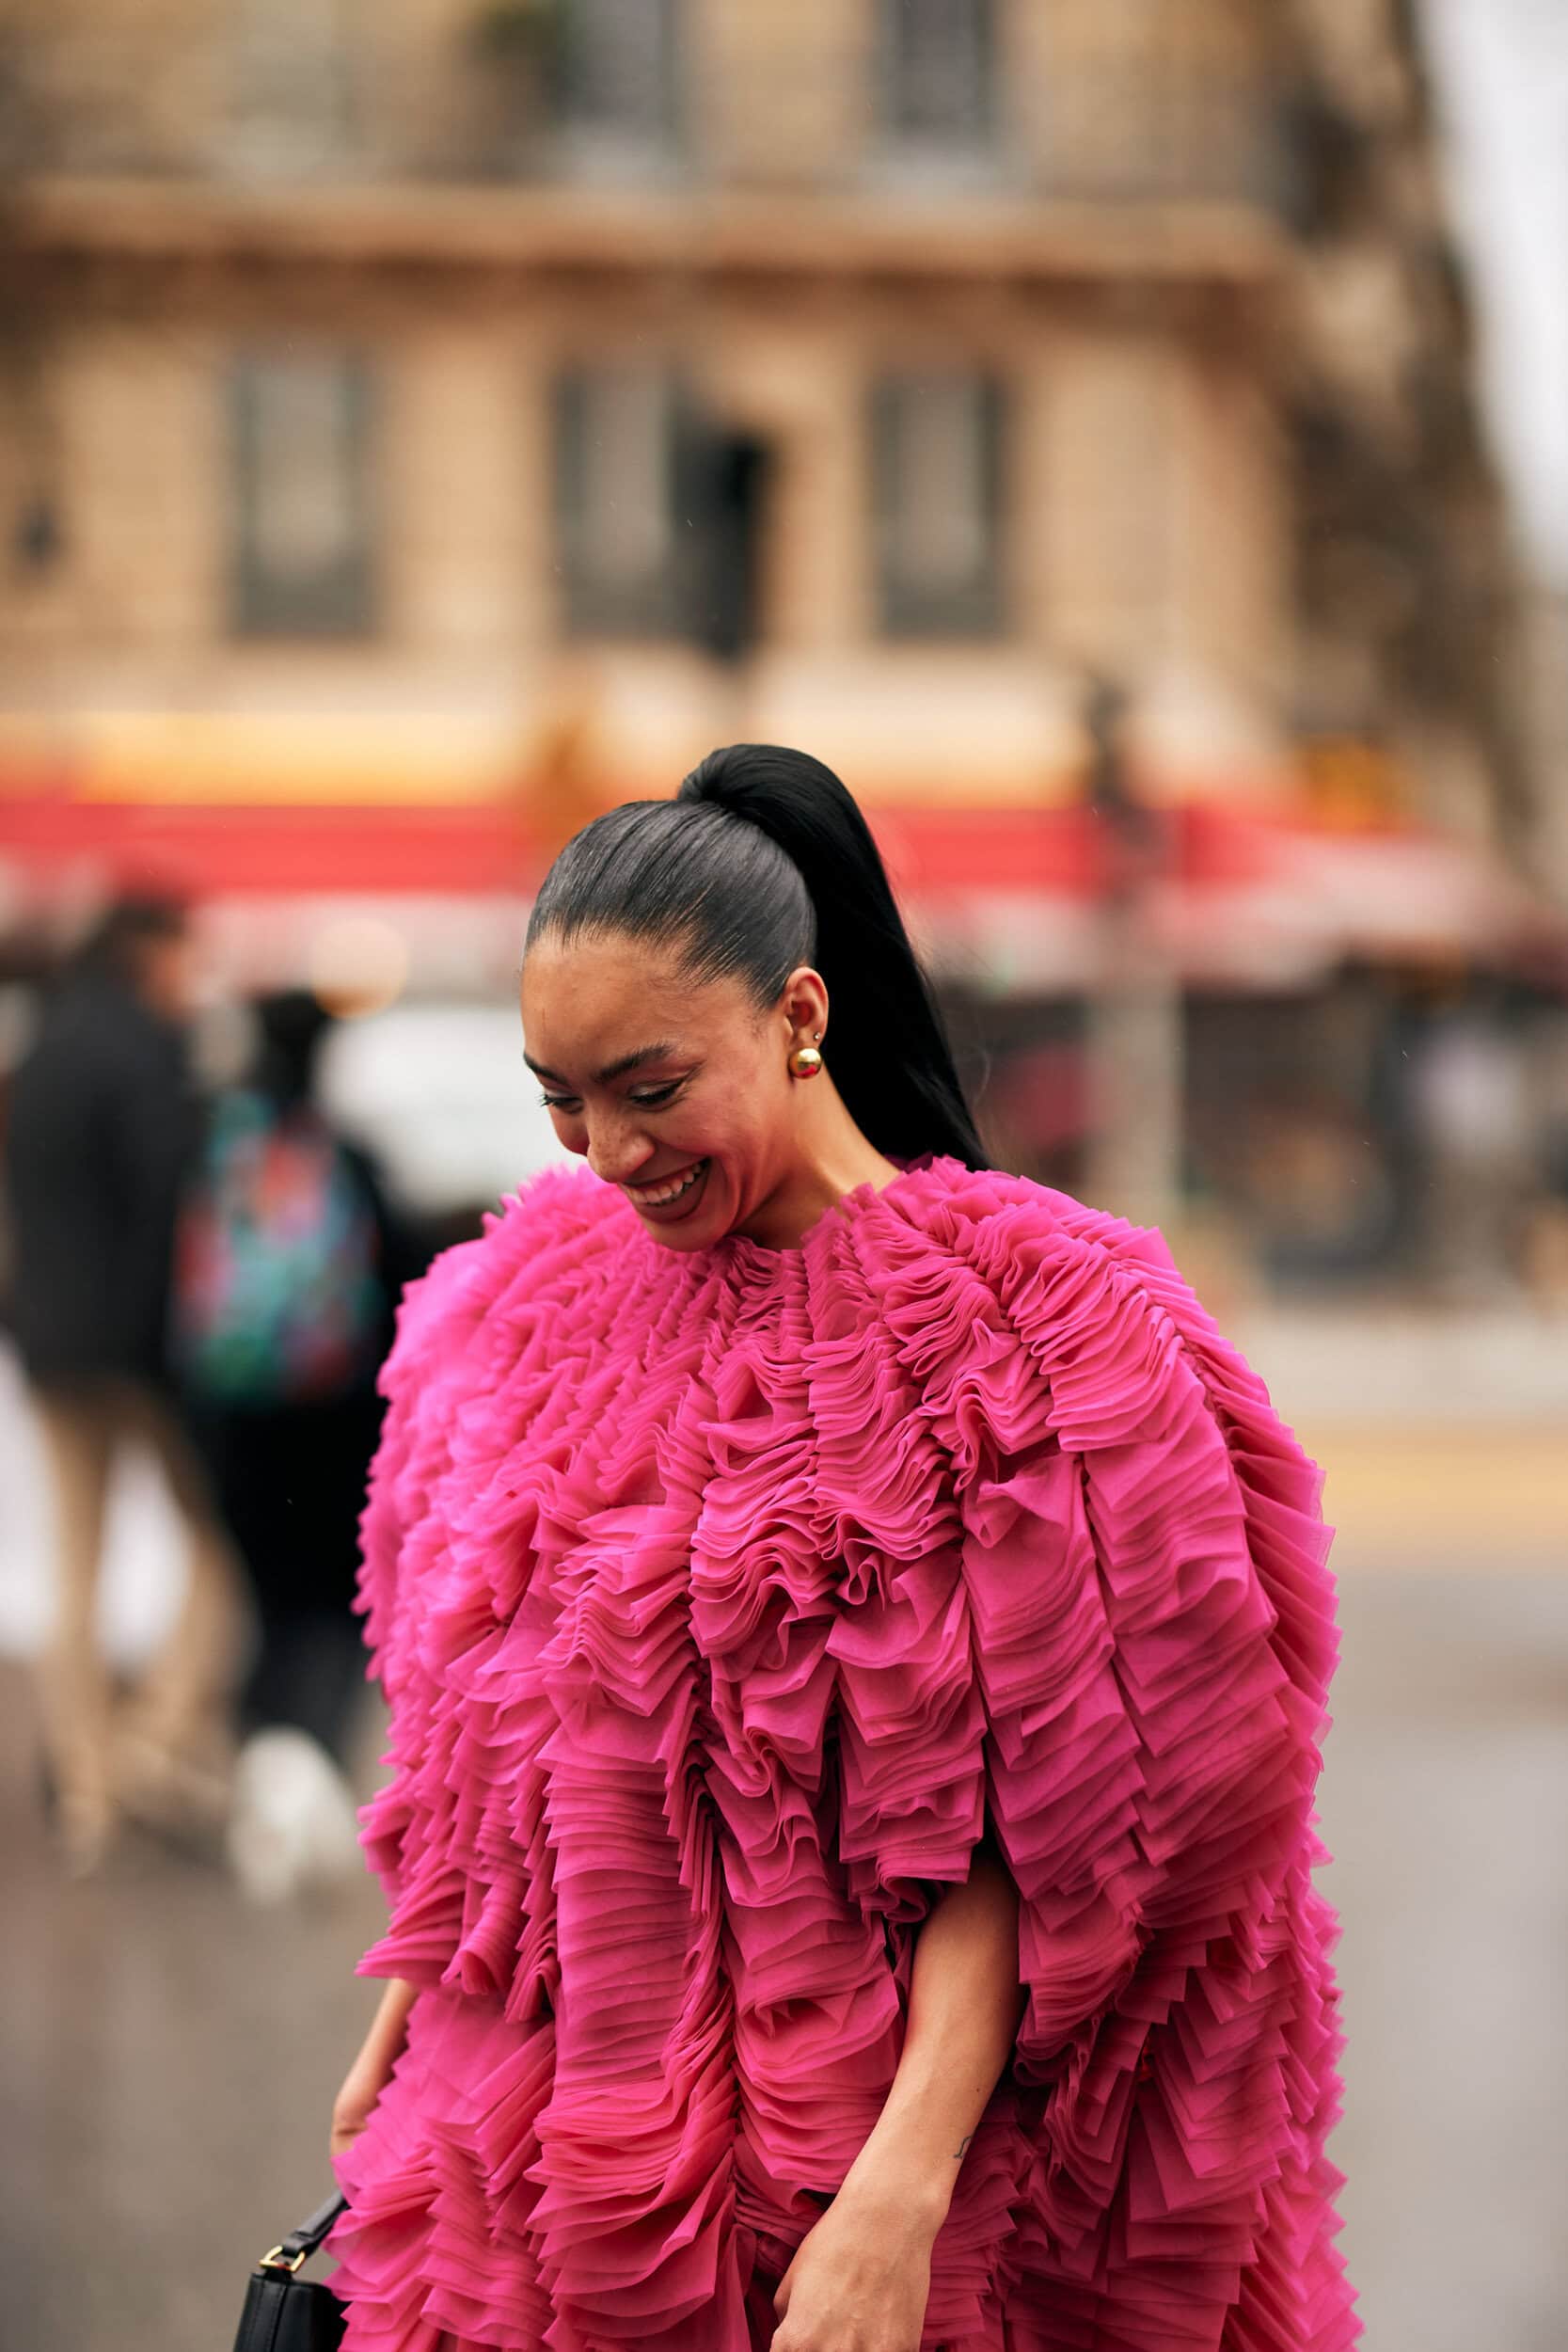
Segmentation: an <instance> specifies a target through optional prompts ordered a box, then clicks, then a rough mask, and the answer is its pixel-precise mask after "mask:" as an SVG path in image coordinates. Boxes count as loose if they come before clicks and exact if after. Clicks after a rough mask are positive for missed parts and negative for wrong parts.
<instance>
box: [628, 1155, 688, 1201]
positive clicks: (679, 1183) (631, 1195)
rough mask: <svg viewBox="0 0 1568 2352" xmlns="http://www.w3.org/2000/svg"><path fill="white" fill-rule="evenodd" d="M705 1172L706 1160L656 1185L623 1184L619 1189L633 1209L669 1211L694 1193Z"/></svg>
mask: <svg viewBox="0 0 1568 2352" xmlns="http://www.w3.org/2000/svg"><path fill="white" fill-rule="evenodd" d="M707 1171H708V1162H707V1161H706V1160H694V1161H693V1162H692V1164H691V1166H690V1168H688V1169H687V1171H686V1173H685V1174H684V1175H677V1176H674V1177H666V1178H664V1179H663V1180H662V1181H661V1182H660V1183H659V1184H623V1185H622V1187H621V1189H622V1191H623V1192H625V1194H626V1198H627V1199H628V1200H630V1201H631V1203H632V1205H633V1206H634V1207H635V1208H639V1209H670V1208H673V1207H674V1205H675V1204H676V1202H677V1201H680V1200H685V1199H686V1197H687V1195H688V1194H689V1193H692V1192H695V1191H696V1189H697V1186H698V1185H699V1184H701V1183H702V1181H703V1178H704V1177H705V1175H706V1174H707Z"/></svg>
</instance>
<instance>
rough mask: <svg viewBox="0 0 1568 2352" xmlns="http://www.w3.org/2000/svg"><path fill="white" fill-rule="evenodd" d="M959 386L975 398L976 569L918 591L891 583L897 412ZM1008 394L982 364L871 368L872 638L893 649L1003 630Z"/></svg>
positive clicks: (989, 637)
mask: <svg viewBox="0 0 1568 2352" xmlns="http://www.w3.org/2000/svg"><path fill="white" fill-rule="evenodd" d="M938 383H944V384H955V383H957V384H966V385H968V386H970V387H972V388H973V389H974V392H975V393H976V394H977V396H978V410H977V418H978V426H979V448H978V457H979V465H980V500H981V514H980V521H981V529H982V534H983V542H984V550H985V552H984V561H983V566H982V569H981V571H980V572H979V573H977V575H976V577H975V579H974V581H972V582H971V583H970V585H969V586H968V587H967V588H965V589H962V590H958V591H957V592H954V591H952V590H948V589H941V590H923V589H921V588H920V587H919V586H918V585H911V583H910V582H909V581H908V580H900V579H898V578H897V577H896V571H895V528H896V515H897V509H898V506H899V504H900V503H901V499H900V482H899V472H900V460H899V453H898V451H897V448H896V442H897V438H898V434H899V431H900V429H901V428H900V426H899V423H898V421H897V413H896V412H897V411H898V409H899V408H900V407H901V406H902V404H903V403H904V402H906V401H907V400H909V399H910V398H911V396H913V395H915V394H916V393H917V392H918V390H919V389H921V388H922V387H928V386H931V385H933V384H938ZM1008 393H1009V388H1008V385H1007V382H1006V377H1005V376H1004V375H1003V374H1002V373H1000V371H999V370H997V369H996V368H994V367H987V366H985V365H983V364H982V365H976V366H965V365H961V364H958V365H952V366H945V367H944V366H940V365H929V366H920V365H901V366H894V367H888V368H883V369H881V370H879V372H878V373H877V375H876V376H875V377H874V379H873V380H872V383H871V385H870V388H869V397H868V400H867V403H866V407H867V418H868V431H869V438H870V448H869V453H868V455H869V463H868V468H867V481H868V489H869V492H870V498H869V505H870V516H871V534H872V552H873V583H874V592H875V607H876V616H877V628H878V633H879V636H880V637H882V638H884V639H887V640H889V641H892V642H894V643H906V644H908V643H924V644H931V643H933V642H938V641H941V640H943V639H945V640H948V641H950V642H953V643H964V644H987V643H991V642H994V641H995V640H997V639H1000V638H1003V637H1005V636H1006V634H1007V629H1008V603H1009V596H1008V580H1007V560H1006V559H1007V550H1006V524H1005V515H1006V510H1005V488H1006V472H1007V464H1008V430H1009V406H1010V403H1009V397H1008Z"/></svg>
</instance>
